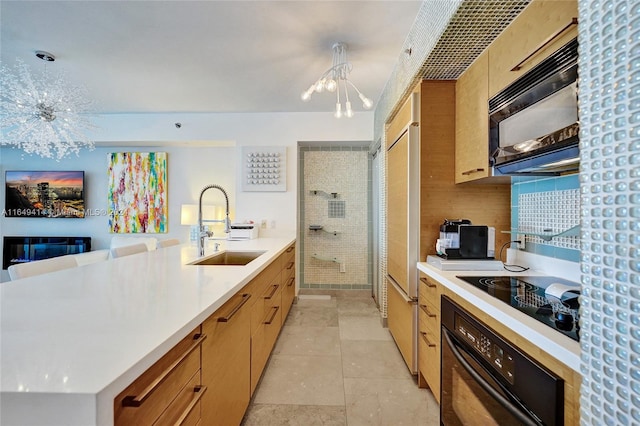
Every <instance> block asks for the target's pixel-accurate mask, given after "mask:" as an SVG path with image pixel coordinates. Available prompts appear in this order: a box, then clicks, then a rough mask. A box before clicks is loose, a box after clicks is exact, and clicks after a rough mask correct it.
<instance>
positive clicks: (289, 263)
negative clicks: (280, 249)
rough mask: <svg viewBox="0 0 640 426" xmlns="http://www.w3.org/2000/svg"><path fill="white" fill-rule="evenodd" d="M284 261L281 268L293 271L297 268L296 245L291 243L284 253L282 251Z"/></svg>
mask: <svg viewBox="0 0 640 426" xmlns="http://www.w3.org/2000/svg"><path fill="white" fill-rule="evenodd" d="M280 259H281V261H282V263H281V268H282V271H290V272H293V271H292V269H295V262H296V245H295V244H292V245H290V246H289V247H288V248H287V249H286V250H285V252H284V253H282V255H281V257H280Z"/></svg>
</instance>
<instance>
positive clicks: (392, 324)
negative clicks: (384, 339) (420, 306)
mask: <svg viewBox="0 0 640 426" xmlns="http://www.w3.org/2000/svg"><path fill="white" fill-rule="evenodd" d="M416 310H417V304H416V302H414V301H412V300H409V299H407V297H406V296H405V295H404V294H403V292H402V290H400V289H399V288H398V287H396V286H395V285H394V284H393V283H392V282H391V281H389V280H387V323H388V325H389V331H390V332H391V335H392V336H393V338H394V340H395V342H396V344H397V345H398V349H399V350H400V353H401V354H402V358H404V362H405V363H406V364H407V367H408V368H409V371H410V372H411V374H415V373H416V372H417V361H418V358H417V342H416V341H415V339H416V334H417V331H418V330H417V321H418V319H417V312H416Z"/></svg>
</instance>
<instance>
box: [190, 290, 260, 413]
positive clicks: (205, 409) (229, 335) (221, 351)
mask: <svg viewBox="0 0 640 426" xmlns="http://www.w3.org/2000/svg"><path fill="white" fill-rule="evenodd" d="M247 296H248V294H237V295H236V296H234V297H233V298H231V299H230V300H229V301H228V302H227V303H225V304H224V306H222V307H221V308H220V309H218V310H217V311H216V312H215V313H214V314H213V315H212V316H211V317H209V318H208V319H207V320H206V321H205V322H204V323H203V325H202V329H203V331H204V332H205V333H206V334H207V341H206V342H204V343H203V345H202V383H203V384H205V385H206V386H207V388H208V389H207V393H206V394H205V395H204V396H203V397H202V404H203V406H202V419H203V421H204V423H205V424H215V423H218V424H240V421H241V420H242V416H243V415H244V412H245V410H246V409H247V407H248V406H249V399H250V383H251V380H250V371H249V365H250V362H251V360H250V356H251V334H250V333H251V308H250V307H248V306H247V304H248V300H250V299H247Z"/></svg>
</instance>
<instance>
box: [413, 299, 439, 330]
mask: <svg viewBox="0 0 640 426" xmlns="http://www.w3.org/2000/svg"><path fill="white" fill-rule="evenodd" d="M418 307H419V309H418V317H419V319H420V331H428V332H429V333H431V334H432V335H434V336H439V335H440V312H439V311H436V309H435V308H434V307H433V305H432V304H431V303H426V304H424V303H422V302H420V304H419V305H418Z"/></svg>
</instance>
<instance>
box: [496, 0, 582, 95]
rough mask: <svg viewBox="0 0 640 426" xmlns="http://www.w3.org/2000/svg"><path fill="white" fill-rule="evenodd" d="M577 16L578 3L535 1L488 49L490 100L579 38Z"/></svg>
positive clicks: (570, 1) (569, 1)
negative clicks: (552, 54)
mask: <svg viewBox="0 0 640 426" xmlns="http://www.w3.org/2000/svg"><path fill="white" fill-rule="evenodd" d="M577 16H578V2H577V1H575V0H573V1H572V0H566V1H557V0H555V1H554V0H534V1H532V2H531V4H529V6H527V8H526V9H524V10H523V11H522V12H521V13H520V15H518V17H517V18H516V19H515V20H514V21H513V22H512V23H511V24H510V25H509V26H508V27H507V28H506V29H505V30H504V31H503V32H502V34H500V36H498V38H497V39H496V40H495V41H494V42H493V43H492V44H491V45H490V46H489V48H488V51H489V66H490V68H489V97H493V96H494V95H495V94H496V93H498V92H500V91H501V90H502V89H504V88H505V87H506V86H508V85H509V84H510V83H511V82H513V81H514V80H516V79H517V78H519V77H521V76H522V75H524V74H525V73H526V72H527V71H529V70H530V69H531V68H532V67H534V66H535V65H537V64H538V63H540V62H541V61H542V60H544V59H545V58H546V57H547V56H549V54H551V53H552V52H554V51H556V50H557V49H558V48H560V47H561V46H563V45H564V44H566V43H567V42H569V41H570V40H571V39H573V38H575V37H576V36H577V34H578V25H576V24H574V23H573V22H574V21H573V20H574V18H576V19H577ZM576 22H577V21H576Z"/></svg>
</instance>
